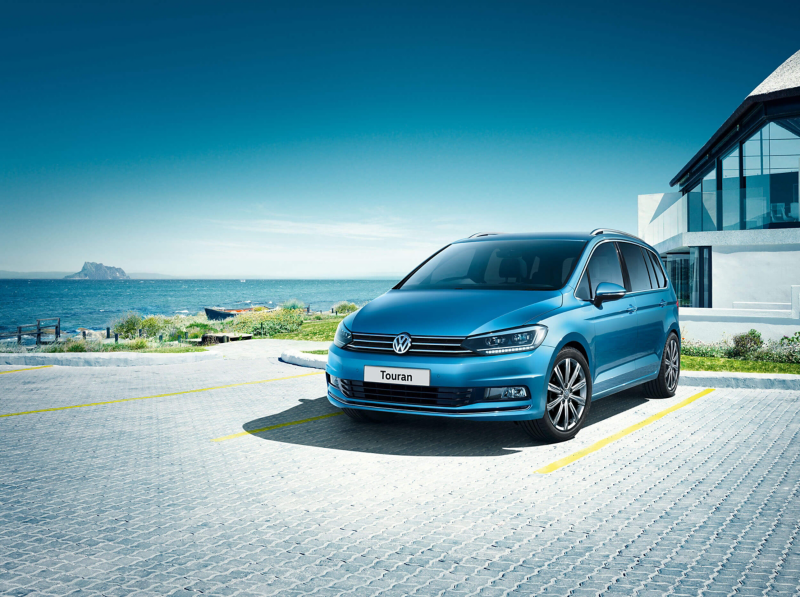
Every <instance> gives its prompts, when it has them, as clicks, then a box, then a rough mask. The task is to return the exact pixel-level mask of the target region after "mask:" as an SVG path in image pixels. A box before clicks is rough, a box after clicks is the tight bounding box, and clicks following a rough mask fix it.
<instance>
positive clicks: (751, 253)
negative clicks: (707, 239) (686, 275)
mask: <svg viewBox="0 0 800 597" xmlns="http://www.w3.org/2000/svg"><path fill="white" fill-rule="evenodd" d="M711 251H712V255H711V275H712V282H711V283H712V286H711V288H712V292H713V296H712V306H713V307H714V308H716V309H732V308H733V303H734V302H737V303H791V302H792V297H791V289H790V286H791V285H793V284H800V245H796V244H794V245H760V246H714V247H712V249H711Z"/></svg>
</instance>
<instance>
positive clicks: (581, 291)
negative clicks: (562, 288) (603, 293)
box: [575, 270, 592, 301]
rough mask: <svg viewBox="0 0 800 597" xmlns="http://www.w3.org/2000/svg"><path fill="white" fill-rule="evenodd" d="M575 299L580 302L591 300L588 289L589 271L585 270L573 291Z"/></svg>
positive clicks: (590, 293)
mask: <svg viewBox="0 0 800 597" xmlns="http://www.w3.org/2000/svg"><path fill="white" fill-rule="evenodd" d="M575 298H579V299H581V300H582V301H590V300H592V291H591V289H590V288H589V270H586V272H585V273H584V274H583V276H582V277H581V281H580V284H578V287H577V288H576V289H575Z"/></svg>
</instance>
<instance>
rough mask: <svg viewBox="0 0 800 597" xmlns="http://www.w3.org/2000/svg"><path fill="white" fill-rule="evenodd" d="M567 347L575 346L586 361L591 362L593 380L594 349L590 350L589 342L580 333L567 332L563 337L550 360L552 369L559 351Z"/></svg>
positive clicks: (590, 372)
mask: <svg viewBox="0 0 800 597" xmlns="http://www.w3.org/2000/svg"><path fill="white" fill-rule="evenodd" d="M565 348H574V349H575V350H577V351H578V352H580V353H581V354H582V355H583V358H584V359H586V362H587V363H588V364H589V374H590V376H591V378H592V380H594V361H593V359H592V351H591V350H589V343H588V342H587V341H586V338H584V337H583V336H581V335H580V334H575V333H573V334H567V335H566V336H564V337H563V338H562V339H561V342H559V343H558V346H557V347H556V350H554V351H553V358H552V359H551V360H550V370H552V369H553V365H555V362H556V358H558V353H560V352H561V351H562V350H563V349H565ZM548 375H549V373H548Z"/></svg>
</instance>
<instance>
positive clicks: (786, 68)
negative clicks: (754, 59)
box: [669, 50, 800, 187]
mask: <svg viewBox="0 0 800 597" xmlns="http://www.w3.org/2000/svg"><path fill="white" fill-rule="evenodd" d="M795 96H800V50H798V51H797V52H795V53H794V54H792V55H791V56H790V57H789V58H788V59H787V60H786V62H784V63H783V64H781V65H780V66H779V67H778V68H776V69H775V70H774V71H773V73H772V74H771V75H770V76H768V77H767V78H766V79H764V80H763V81H762V82H761V84H760V85H759V86H758V87H756V88H755V89H753V91H752V92H750V95H748V96H747V97H746V98H745V99H744V101H743V102H742V103H741V104H740V105H739V107H738V108H736V110H735V111H734V112H733V114H731V115H730V117H729V118H728V119H727V120H726V121H725V122H724V123H723V125H722V126H721V127H719V129H717V132H716V133H714V134H713V135H712V137H711V138H710V139H709V140H708V141H707V142H706V144H705V145H703V147H702V148H701V149H700V151H698V152H697V153H696V154H695V155H694V157H693V158H692V159H691V160H689V162H688V163H687V164H686V165H685V166H684V167H683V168H681V171H680V172H678V173H677V174H676V175H675V177H674V178H673V179H672V180H671V181H670V182H669V186H671V187H673V186H675V185H676V184H678V183H679V182H680V181H681V180H682V179H683V177H684V176H686V174H687V173H688V172H690V171H691V170H693V169H694V167H695V165H696V164H697V162H699V161H700V160H701V159H704V158H705V157H706V156H707V155H708V153H709V151H710V149H711V148H712V147H713V146H714V145H715V144H716V143H717V141H719V140H720V139H721V138H722V137H723V136H724V135H726V134H727V133H728V131H729V130H730V129H731V128H732V127H733V126H734V125H735V124H736V121H737V120H738V119H739V118H740V117H741V116H742V115H743V114H744V113H745V112H746V111H747V110H748V108H750V106H753V105H755V104H759V103H764V102H768V101H772V100H776V99H783V98H787V97H795Z"/></svg>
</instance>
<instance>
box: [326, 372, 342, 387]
mask: <svg viewBox="0 0 800 597" xmlns="http://www.w3.org/2000/svg"><path fill="white" fill-rule="evenodd" d="M328 383H329V384H330V385H332V386H333V387H334V388H336V389H337V390H341V389H342V384H341V383H340V380H339V378H338V377H334V376H333V375H331V374H330V373H329V374H328Z"/></svg>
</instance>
